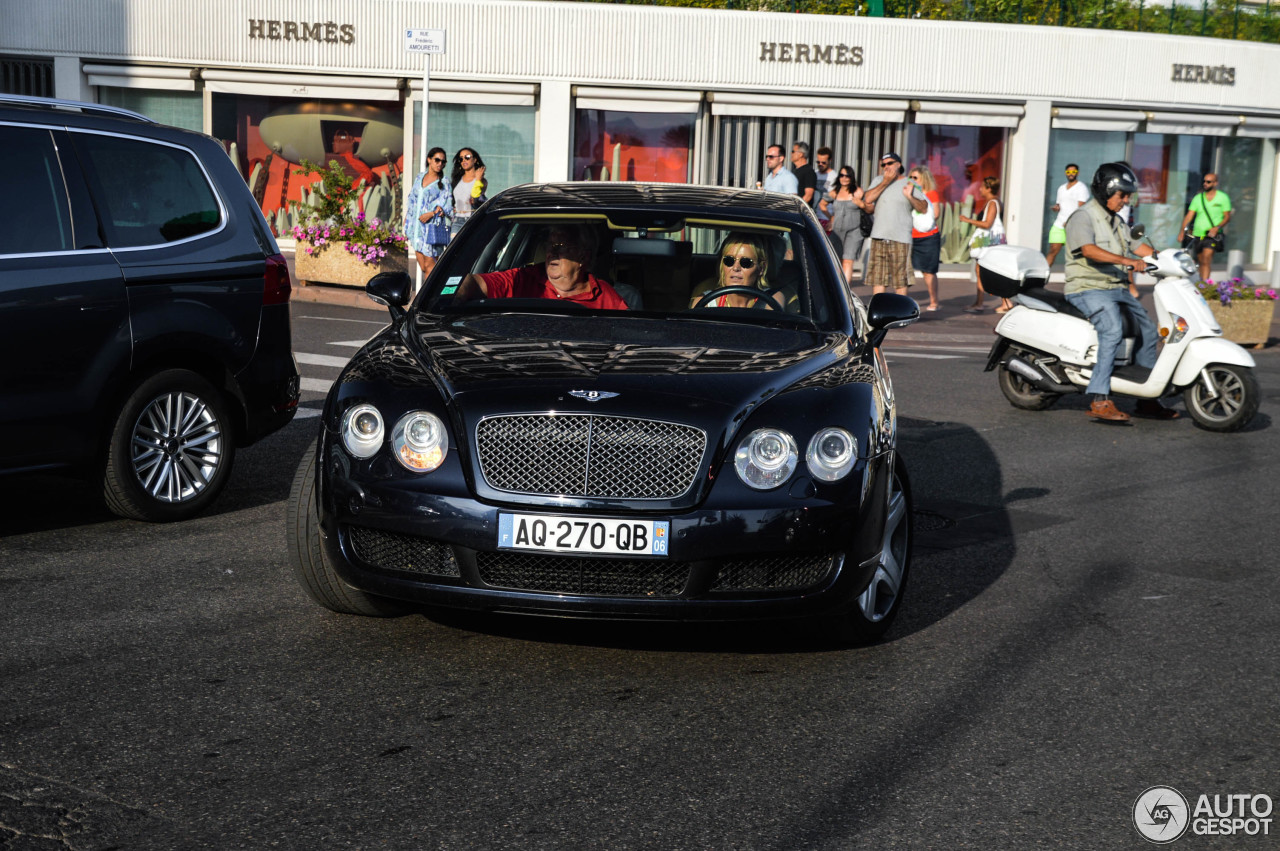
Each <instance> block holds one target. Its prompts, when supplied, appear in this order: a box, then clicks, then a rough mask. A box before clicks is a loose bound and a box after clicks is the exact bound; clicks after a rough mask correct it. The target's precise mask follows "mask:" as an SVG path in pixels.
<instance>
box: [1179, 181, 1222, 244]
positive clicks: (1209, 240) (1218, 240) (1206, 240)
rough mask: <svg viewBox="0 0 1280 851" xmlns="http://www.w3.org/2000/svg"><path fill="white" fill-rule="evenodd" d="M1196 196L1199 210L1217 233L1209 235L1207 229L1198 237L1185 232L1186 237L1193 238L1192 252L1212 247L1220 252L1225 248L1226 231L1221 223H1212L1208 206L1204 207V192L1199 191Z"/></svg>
mask: <svg viewBox="0 0 1280 851" xmlns="http://www.w3.org/2000/svg"><path fill="white" fill-rule="evenodd" d="M1196 198H1198V199H1199V200H1200V210H1201V212H1203V213H1204V217H1205V218H1206V219H1208V220H1209V224H1210V225H1211V226H1212V227H1215V228H1217V229H1218V235H1217V236H1209V234H1208V232H1207V231H1206V232H1205V235H1204V236H1200V237H1191V235H1190V234H1187V236H1188V237H1191V239H1193V240H1195V245H1194V252H1195V253H1196V254H1199V253H1200V249H1201V248H1212V249H1213V250H1214V251H1215V252H1216V253H1218V254H1221V253H1222V252H1223V251H1225V250H1226V248H1227V242H1226V236H1227V232H1226V231H1225V230H1223V229H1222V225H1215V224H1214V223H1213V217H1212V216H1210V215H1209V208H1208V207H1206V206H1205V203H1204V193H1203V192H1201V193H1200V194H1199V195H1197V196H1196ZM1189 250H1191V249H1189Z"/></svg>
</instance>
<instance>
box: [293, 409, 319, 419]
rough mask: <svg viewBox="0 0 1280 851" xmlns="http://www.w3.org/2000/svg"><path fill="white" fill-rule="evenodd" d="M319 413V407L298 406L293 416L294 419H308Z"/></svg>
mask: <svg viewBox="0 0 1280 851" xmlns="http://www.w3.org/2000/svg"><path fill="white" fill-rule="evenodd" d="M320 413H321V411H320V409H319V408H299V409H298V412H297V413H296V414H294V415H293V418H294V419H295V420H309V419H312V418H313V417H318V416H320Z"/></svg>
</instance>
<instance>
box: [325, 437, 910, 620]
mask: <svg viewBox="0 0 1280 851" xmlns="http://www.w3.org/2000/svg"><path fill="white" fill-rule="evenodd" d="M890 467H891V462H890V456H888V455H885V456H880V457H879V458H876V459H872V460H871V461H870V462H869V463H868V464H867V465H866V466H865V468H863V469H862V471H861V476H859V482H857V483H852V482H851V483H850V487H848V488H845V489H843V491H842V492H843V494H845V495H846V496H847V497H848V498H847V499H846V500H843V501H830V500H823V499H819V498H817V497H816V496H812V495H806V496H804V497H797V496H792V495H791V494H790V493H789V492H788V489H787V488H785V487H784V488H780V489H779V491H778V493H777V499H776V504H775V505H773V506H772V507H760V506H759V505H758V504H756V505H753V506H751V507H735V506H727V505H717V504H714V497H713V498H712V499H708V500H707V501H706V502H705V503H704V504H703V505H702V506H700V507H698V508H697V509H694V510H687V511H682V512H677V513H671V514H661V513H660V512H659V513H649V514H648V517H649V518H650V519H665V520H669V521H670V555H669V556H668V557H666V558H653V557H635V556H609V555H585V556H584V555H576V554H561V553H544V552H528V551H512V550H499V549H498V548H497V529H498V513H499V511H517V512H518V511H526V512H527V511H530V510H531V509H530V506H528V505H520V506H514V505H513V506H500V505H496V504H490V503H487V502H482V501H480V500H478V499H475V498H473V497H470V496H462V495H458V494H454V495H439V494H429V493H423V492H421V491H420V490H415V489H407V488H404V487H400V486H398V485H397V483H395V482H384V483H377V482H372V481H363V482H360V483H356V482H353V481H351V480H350V479H345V478H343V477H341V476H328V477H322V481H323V482H324V485H325V486H324V487H323V488H322V492H321V493H322V495H321V500H320V502H321V506H322V507H321V518H320V521H321V538H322V546H323V549H324V554H325V557H326V558H327V559H328V561H329V563H330V564H331V565H332V566H333V568H334V569H335V570H336V571H337V572H338V574H339V575H340V576H341V577H342V578H343V580H344V581H345V582H346V583H347V584H349V585H351V586H352V587H353V588H356V589H358V590H361V591H365V592H367V593H370V594H375V595H379V596H385V597H390V598H395V599H401V600H407V601H411V602H414V603H419V604H425V605H432V606H442V607H448V608H459V609H470V610H482V611H502V612H523V613H537V614H551V615H560V616H572V617H589V618H616V619H654V620H680V621H686V620H722V621H723V620H760V619H769V618H795V617H805V616H812V615H816V614H822V613H825V612H828V611H832V610H834V609H837V608H839V607H842V606H845V605H848V604H850V603H851V602H852V601H853V600H854V599H855V598H856V597H857V596H858V595H859V594H861V593H862V591H863V590H865V589H866V587H867V585H868V583H869V582H870V581H871V577H872V575H873V574H874V572H875V567H876V565H877V564H878V562H879V558H880V551H881V539H882V530H883V528H884V522H885V506H886V502H887V492H888V485H889V475H890ZM540 511H541V512H542V513H556V514H563V515H565V516H566V517H571V518H574V519H581V518H587V517H605V516H619V513H617V512H608V511H590V510H571V511H570V510H563V511H558V510H556V509H555V508H553V507H551V506H547V507H544V508H542V509H540ZM621 516H636V515H635V513H634V512H630V513H628V512H622V513H621Z"/></svg>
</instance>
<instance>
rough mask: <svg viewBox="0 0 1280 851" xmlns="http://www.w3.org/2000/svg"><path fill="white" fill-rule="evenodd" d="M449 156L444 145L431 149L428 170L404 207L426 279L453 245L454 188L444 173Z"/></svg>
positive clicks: (416, 182) (410, 238)
mask: <svg viewBox="0 0 1280 851" xmlns="http://www.w3.org/2000/svg"><path fill="white" fill-rule="evenodd" d="M447 159H448V157H447V156H446V154H445V152H444V148H432V149H431V150H430V151H428V152H427V170H426V171H424V172H423V173H422V174H420V175H418V177H417V179H415V180H414V181H413V187H412V188H411V189H410V190H409V203H407V204H406V205H405V208H404V235H405V237H406V238H407V239H408V241H409V247H410V248H412V249H413V252H414V254H415V255H416V256H417V259H418V268H420V269H422V277H423V279H424V280H425V279H426V277H427V275H430V274H431V270H432V269H434V268H435V265H436V258H437V257H439V256H440V254H441V252H443V251H444V249H445V246H446V245H448V244H449V219H450V218H452V217H453V188H452V187H451V186H450V184H449V179H448V178H446V177H445V176H444V164H445V162H446V161H447Z"/></svg>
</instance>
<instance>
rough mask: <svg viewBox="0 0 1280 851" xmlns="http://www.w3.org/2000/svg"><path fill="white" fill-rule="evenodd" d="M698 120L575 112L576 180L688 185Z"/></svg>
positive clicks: (683, 116) (689, 116) (600, 111)
mask: <svg viewBox="0 0 1280 851" xmlns="http://www.w3.org/2000/svg"><path fill="white" fill-rule="evenodd" d="M693 122H694V115H692V114H689V113H660V112H613V111H607V110H603V109H576V110H574V135H573V169H572V171H571V172H570V175H569V176H570V178H571V179H573V180H640V181H652V182H657V183H688V182H689V178H690V172H689V166H690V162H691V156H690V154H691V151H692V147H691V146H692V143H693Z"/></svg>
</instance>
